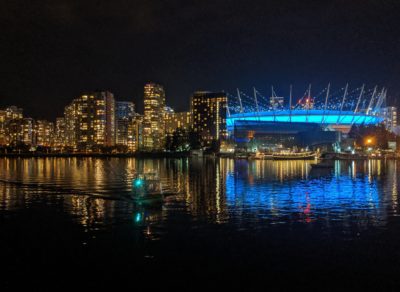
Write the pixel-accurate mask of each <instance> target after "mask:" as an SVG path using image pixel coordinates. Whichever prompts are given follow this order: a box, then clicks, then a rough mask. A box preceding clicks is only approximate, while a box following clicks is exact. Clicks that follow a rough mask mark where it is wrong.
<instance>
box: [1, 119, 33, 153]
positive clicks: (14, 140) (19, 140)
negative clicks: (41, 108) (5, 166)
mask: <svg viewBox="0 0 400 292" xmlns="http://www.w3.org/2000/svg"><path fill="white" fill-rule="evenodd" d="M34 132H35V129H34V120H33V119H31V118H22V119H13V120H10V121H8V122H7V127H6V139H7V143H6V144H7V145H11V146H18V145H21V144H25V145H33V144H34V136H35V135H34Z"/></svg>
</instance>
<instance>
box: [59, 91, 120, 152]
mask: <svg viewBox="0 0 400 292" xmlns="http://www.w3.org/2000/svg"><path fill="white" fill-rule="evenodd" d="M64 113H65V123H66V126H65V132H66V133H65V135H66V141H67V145H68V146H73V147H75V148H76V149H78V150H81V151H86V150H96V148H97V147H102V146H114V145H115V100H114V95H113V94H112V93H111V92H108V91H100V92H94V93H89V94H84V95H81V96H80V97H78V98H76V99H74V100H73V102H72V103H71V104H70V105H68V106H67V107H66V108H65V112H64Z"/></svg>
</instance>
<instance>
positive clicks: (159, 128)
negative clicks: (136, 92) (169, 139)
mask: <svg viewBox="0 0 400 292" xmlns="http://www.w3.org/2000/svg"><path fill="white" fill-rule="evenodd" d="M164 148H165V91H164V88H163V87H162V86H161V85H159V84H155V83H147V84H146V85H145V86H144V116H143V150H145V151H161V150H164Z"/></svg>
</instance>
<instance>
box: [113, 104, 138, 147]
mask: <svg viewBox="0 0 400 292" xmlns="http://www.w3.org/2000/svg"><path fill="white" fill-rule="evenodd" d="M115 112H116V115H115V124H116V144H117V145H123V146H128V143H129V142H130V141H129V140H130V139H132V135H130V134H129V125H130V124H131V123H132V122H133V119H134V116H135V105H134V104H133V102H129V101H117V102H116V111H115Z"/></svg>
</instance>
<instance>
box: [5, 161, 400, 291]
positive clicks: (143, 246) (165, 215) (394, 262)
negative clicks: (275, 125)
mask: <svg viewBox="0 0 400 292" xmlns="http://www.w3.org/2000/svg"><path fill="white" fill-rule="evenodd" d="M310 163H312V162H304V161H250V162H248V161H244V160H238V161H234V160H230V159H215V160H214V159H210V160H207V159H204V160H202V159H200V160H199V159H193V160H192V159H157V160H150V159H146V160H139V159H133V158H132V159H125V158H111V159H97V158H93V159H92V158H83V159H80V158H47V159H33V158H32V159H0V228H1V234H0V250H1V255H0V262H1V265H2V267H3V269H4V271H3V272H1V273H0V280H1V283H2V285H3V287H5V288H7V289H11V288H14V287H16V286H18V285H19V284H24V285H30V286H31V288H32V287H34V288H35V289H34V290H41V288H42V287H45V286H49V287H50V288H51V287H63V286H64V285H71V287H76V288H77V287H80V288H86V287H89V288H90V287H92V288H104V287H115V286H121V285H125V284H128V285H129V286H130V287H131V288H132V289H133V288H138V287H139V286H137V285H139V284H146V285H149V286H150V287H151V286H154V285H155V284H156V283H157V282H160V283H162V285H164V287H167V286H172V287H175V288H176V287H181V288H185V287H191V288H195V287H196V286H200V285H209V287H212V286H213V285H214V284H216V283H219V284H221V283H223V284H224V285H225V286H226V287H229V286H237V285H244V286H245V287H249V286H250V285H259V284H261V285H262V286H261V287H263V288H265V289H267V287H273V286H275V287H278V288H281V289H282V290H285V289H286V288H288V287H289V286H290V285H295V287H298V288H300V287H301V288H310V289H311V288H317V289H318V290H330V289H333V288H336V289H345V288H346V289H348V288H360V287H366V288H375V289H383V288H384V289H386V290H388V289H390V290H396V288H398V284H399V282H400V280H399V279H400V218H399V214H400V208H399V198H398V195H399V191H398V190H399V179H398V177H399V170H400V165H399V162H396V161H358V162H336V164H335V168H334V169H333V170H320V171H315V170H311V167H310ZM146 169H156V170H157V171H158V172H159V174H160V176H161V178H162V180H163V183H164V184H165V185H169V186H173V187H176V188H178V189H179V190H180V192H179V194H177V195H176V196H171V197H168V198H167V199H166V201H165V202H164V203H163V204H162V205H151V206H146V205H144V206H141V205H137V204H135V203H134V202H132V201H131V200H130V199H129V195H130V194H131V180H132V177H133V173H134V172H135V171H143V170H146ZM149 279H150V280H149ZM52 285H56V286H52ZM185 285H190V286H185ZM133 290H135V289H133Z"/></svg>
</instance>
